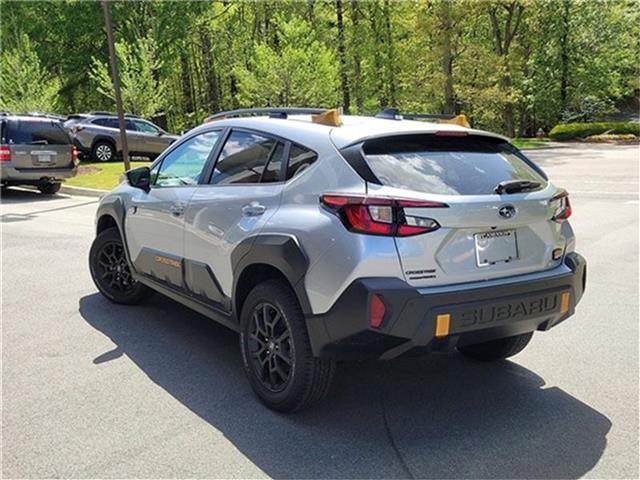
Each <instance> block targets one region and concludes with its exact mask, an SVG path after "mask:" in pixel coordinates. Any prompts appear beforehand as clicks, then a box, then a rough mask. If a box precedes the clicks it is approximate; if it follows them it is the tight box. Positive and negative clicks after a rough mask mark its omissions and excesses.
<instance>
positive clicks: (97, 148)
mask: <svg viewBox="0 0 640 480" xmlns="http://www.w3.org/2000/svg"><path fill="white" fill-rule="evenodd" d="M91 156H92V157H93V159H94V160H96V161H98V162H110V161H111V160H113V157H114V156H115V151H114V148H113V145H111V144H110V143H109V142H105V141H102V142H97V143H96V144H95V145H94V146H93V150H92V151H91Z"/></svg>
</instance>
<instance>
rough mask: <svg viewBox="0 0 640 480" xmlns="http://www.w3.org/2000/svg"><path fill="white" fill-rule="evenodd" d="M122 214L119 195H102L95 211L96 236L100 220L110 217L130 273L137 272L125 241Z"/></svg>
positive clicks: (122, 208)
mask: <svg viewBox="0 0 640 480" xmlns="http://www.w3.org/2000/svg"><path fill="white" fill-rule="evenodd" d="M124 216H125V207H124V205H123V203H122V199H121V198H120V197H119V196H117V195H113V196H107V197H104V198H103V200H102V201H101V202H100V205H99V206H98V210H97V212H96V219H97V221H96V236H97V235H99V234H100V231H101V230H100V222H101V221H102V219H103V218H105V217H111V219H112V220H113V222H114V223H115V225H116V227H117V228H118V231H119V232H120V238H121V239H122V245H123V246H124V254H125V256H126V257H127V262H129V267H130V268H131V270H132V273H137V272H136V271H135V267H134V265H133V259H132V258H131V255H130V254H129V245H128V243H127V236H126V234H125V230H124V221H125V220H124Z"/></svg>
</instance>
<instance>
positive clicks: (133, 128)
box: [116, 120, 136, 132]
mask: <svg viewBox="0 0 640 480" xmlns="http://www.w3.org/2000/svg"><path fill="white" fill-rule="evenodd" d="M116 123H117V120H116ZM124 128H125V129H127V130H129V131H131V132H135V131H136V126H135V125H134V123H133V122H132V121H131V120H125V121H124Z"/></svg>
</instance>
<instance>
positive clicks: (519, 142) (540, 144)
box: [511, 138, 549, 149]
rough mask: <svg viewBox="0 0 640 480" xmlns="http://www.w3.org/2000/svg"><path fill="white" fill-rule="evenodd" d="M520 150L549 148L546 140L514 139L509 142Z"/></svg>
mask: <svg viewBox="0 0 640 480" xmlns="http://www.w3.org/2000/svg"><path fill="white" fill-rule="evenodd" d="M511 143H513V144H514V145H515V146H516V147H518V148H520V149H532V148H544V147H548V146H549V139H548V138H514V139H513V140H511Z"/></svg>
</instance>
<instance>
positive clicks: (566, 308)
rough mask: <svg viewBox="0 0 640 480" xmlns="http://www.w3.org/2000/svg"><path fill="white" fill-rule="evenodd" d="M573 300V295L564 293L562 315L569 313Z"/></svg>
mask: <svg viewBox="0 0 640 480" xmlns="http://www.w3.org/2000/svg"><path fill="white" fill-rule="evenodd" d="M570 300H571V294H570V293H569V292H564V293H563V294H562V295H560V313H567V312H568V311H569V303H570Z"/></svg>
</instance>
